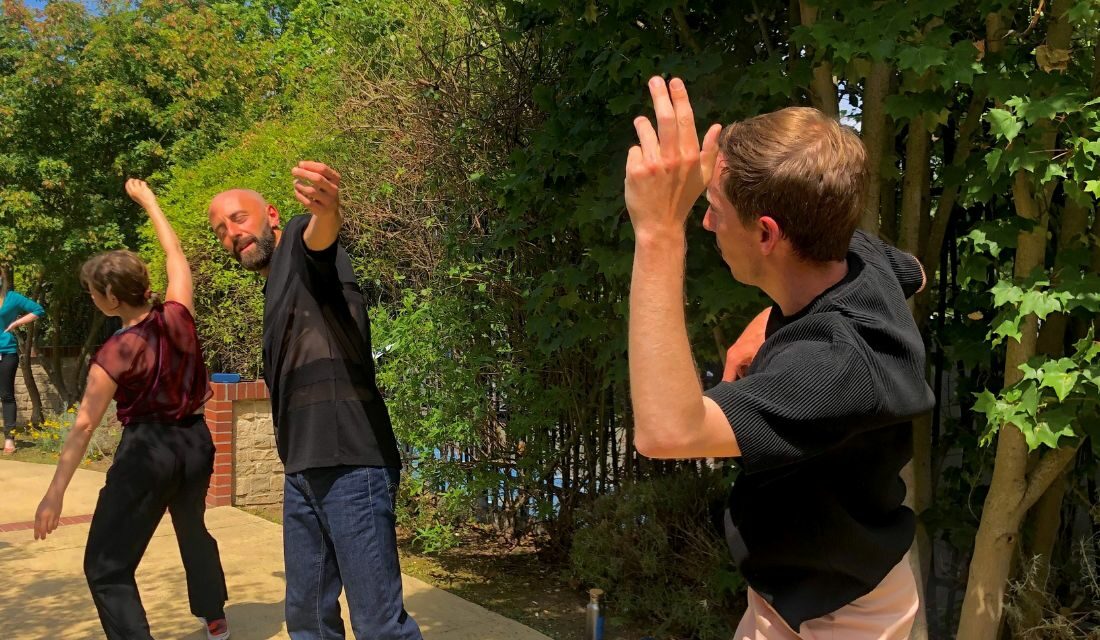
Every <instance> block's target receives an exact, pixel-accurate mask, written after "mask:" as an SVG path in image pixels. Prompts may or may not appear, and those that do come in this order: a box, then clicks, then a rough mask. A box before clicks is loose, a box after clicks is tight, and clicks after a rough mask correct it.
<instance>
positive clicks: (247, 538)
mask: <svg viewBox="0 0 1100 640" xmlns="http://www.w3.org/2000/svg"><path fill="white" fill-rule="evenodd" d="M52 474H53V467H52V466H49V465H37V464H29V463H20V462H11V461H3V460H0V487H2V488H3V489H2V491H3V495H4V499H3V500H0V524H6V523H12V522H24V521H29V520H32V519H33V517H34V510H35V509H36V508H37V506H38V501H39V500H40V499H41V497H42V493H43V492H44V491H45V489H46V486H47V485H48V484H49V480H50V478H51V477H52ZM103 476H104V474H102V473H98V472H94V471H88V470H80V471H78V472H77V476H76V477H74V478H73V483H72V485H71V486H70V489H69V493H68V495H67V496H66V500H65V515H67V516H71V515H80V514H87V513H91V512H92V510H93V509H94V507H95V498H96V496H97V495H98V491H99V489H100V488H101V487H102V486H103ZM207 525H208V527H209V528H210V531H211V533H212V534H213V535H214V537H215V538H216V539H217V541H218V547H219V549H220V552H221V556H222V565H223V566H224V568H225V573H226V582H227V583H228V585H227V586H228V588H229V596H230V601H229V604H228V606H227V607H226V615H227V616H228V618H229V623H230V627H231V629H232V632H233V638H234V639H236V640H262V639H266V638H289V636H288V635H287V633H286V626H285V624H284V622H283V595H284V590H285V577H284V574H283V548H282V527H280V526H279V525H277V524H274V523H271V522H268V521H267V520H264V519H262V518H259V517H257V516H253V515H251V514H249V513H245V512H244V511H240V510H238V509H234V508H232V507H221V508H217V509H211V510H209V511H207ZM88 526H89V525H87V524H71V525H66V526H62V527H59V528H58V530H57V531H56V532H54V534H52V535H51V536H50V537H49V538H48V539H46V540H44V541H38V542H36V541H34V539H33V533H32V532H31V531H30V530H21V531H10V532H3V533H0V575H2V576H3V577H4V578H3V580H0V620H3V621H4V624H3V627H4V630H3V638H5V639H12V640H39V639H45V638H50V639H58V640H84V639H91V638H102V637H103V632H102V630H101V628H100V626H99V620H98V618H97V617H96V612H95V607H94V606H93V604H92V599H91V596H90V595H89V593H88V588H87V585H86V584H85V582H84V575H83V570H82V563H83V557H84V544H85V542H86V541H87V538H88ZM137 582H138V587H139V588H140V589H141V596H142V601H143V603H144V604H145V609H146V611H147V612H148V615H149V624H150V626H151V627H152V630H153V635H154V636H155V637H156V638H159V639H163V640H169V639H175V640H204V638H205V634H204V632H203V630H202V628H201V625H200V623H199V622H198V621H197V620H196V619H195V618H194V617H193V616H191V614H190V611H189V607H188V603H187V587H186V583H185V581H184V573H183V564H182V563H181V561H180V556H179V549H178V547H177V545H176V539H175V535H174V532H173V531H172V526H171V521H170V517H169V516H167V515H166V516H165V518H164V521H162V522H161V525H160V527H158V529H157V532H156V534H155V535H154V537H153V541H152V542H151V543H150V545H149V549H148V551H147V552H146V554H145V558H144V560H143V561H142V564H141V566H140V567H139V569H138V573H137ZM404 589H405V605H406V608H407V609H408V611H409V613H410V614H412V615H413V617H415V618H416V620H417V622H418V623H419V624H420V628H421V629H422V630H423V632H424V637H425V638H426V639H427V640H549V639H548V638H547V636H545V635H543V634H541V633H538V632H537V631H534V630H533V629H530V628H529V627H526V626H524V625H521V624H519V623H518V622H515V621H514V620H510V619H508V618H505V617H503V616H500V615H498V614H496V613H493V612H491V611H488V610H487V609H485V608H483V607H481V606H479V605H476V604H474V603H472V602H468V601H466V600H463V599H462V598H459V597H458V596H455V595H454V594H451V593H447V592H446V591H444V590H442V589H438V588H436V587H433V586H431V585H429V584H427V583H425V582H423V581H421V580H418V579H416V578H413V577H410V576H404ZM341 606H342V607H343V610H344V612H345V618H346V617H347V616H346V611H347V604H346V602H342V605H341ZM347 637H348V638H352V637H354V636H353V634H352V632H351V629H350V626H349V627H348V629H347Z"/></svg>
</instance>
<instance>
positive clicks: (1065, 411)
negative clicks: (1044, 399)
mask: <svg viewBox="0 0 1100 640" xmlns="http://www.w3.org/2000/svg"><path fill="white" fill-rule="evenodd" d="M1076 420H1077V412H1076V411H1074V410H1073V409H1072V408H1071V407H1065V406H1059V407H1055V408H1053V409H1050V410H1048V411H1044V412H1043V413H1042V415H1041V416H1040V417H1039V421H1038V422H1037V423H1035V425H1034V426H1031V427H1030V428H1028V429H1021V431H1023V433H1024V439H1025V440H1026V441H1027V446H1028V449H1029V450H1031V451H1034V450H1035V449H1038V448H1039V446H1040V445H1045V446H1047V447H1050V448H1051V449H1057V448H1058V447H1059V441H1060V440H1061V439H1062V438H1072V437H1074V436H1076V435H1077V432H1076V431H1075V430H1074V428H1073V425H1074V423H1075V422H1076Z"/></svg>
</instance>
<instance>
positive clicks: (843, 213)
mask: <svg viewBox="0 0 1100 640" xmlns="http://www.w3.org/2000/svg"><path fill="white" fill-rule="evenodd" d="M718 146H719V151H720V153H721V154H722V157H723V158H724V159H725V162H726V166H725V170H724V171H723V176H722V192H723V193H724V195H725V196H726V198H727V199H728V200H729V201H730V203H731V204H733V206H734V208H735V209H736V210H737V213H738V215H739V216H740V217H741V221H742V222H743V223H745V224H751V223H753V222H755V221H756V220H758V219H759V218H760V217H761V216H765V215H766V216H770V217H771V218H774V219H775V221H776V223H777V224H778V225H779V229H780V231H781V232H782V233H783V235H784V237H786V238H787V239H788V240H789V241H790V242H791V244H792V245H793V246H794V249H795V252H796V253H797V254H798V255H799V256H800V257H801V258H803V259H805V260H809V261H814V262H827V261H830V260H843V259H844V257H845V256H846V255H847V252H848V244H849V242H850V241H851V238H852V234H853V233H854V232H855V229H856V226H857V225H858V224H859V221H860V218H861V217H862V214H863V208H864V206H865V205H864V202H865V200H866V195H867V151H866V149H865V148H864V147H863V142H862V141H861V140H860V139H859V136H858V135H856V133H855V132H854V131H852V130H851V129H849V128H848V127H843V126H841V125H840V123H838V122H837V121H836V120H834V119H832V118H830V117H828V116H826V115H825V114H824V113H822V112H820V111H818V110H817V109H812V108H809V107H789V108H786V109H782V110H780V111H775V112H773V113H766V114H764V115H759V116H756V117H754V118H749V119H748V120H743V121H741V122H735V123H734V124H732V125H730V126H728V127H726V128H725V130H723V131H722V135H721V137H720V138H719V141H718Z"/></svg>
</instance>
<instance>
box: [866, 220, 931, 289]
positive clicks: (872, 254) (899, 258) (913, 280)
mask: <svg viewBox="0 0 1100 640" xmlns="http://www.w3.org/2000/svg"><path fill="white" fill-rule="evenodd" d="M849 248H850V249H851V251H852V253H855V254H856V255H858V256H859V257H860V258H862V259H863V260H864V262H867V263H868V264H872V265H878V264H885V265H888V267H889V268H890V270H891V272H892V274H893V276H894V277H895V278H896V279H897V281H898V284H900V285H901V290H902V293H904V294H905V297H906V298H907V299H908V298H911V297H913V295H914V294H916V293H917V292H918V291H920V289H921V285H922V284H923V283H924V268H923V267H921V264H920V260H917V259H916V258H915V257H913V256H912V255H910V254H908V253H905V252H904V251H902V250H901V249H898V248H897V247H893V246H891V245H889V244H886V243H885V242H883V241H882V240H881V239H879V238H877V237H875V236H871V235H868V234H866V233H864V232H862V231H856V232H855V234H854V235H853V236H852V242H851V244H850V245H849ZM883 258H885V262H883Z"/></svg>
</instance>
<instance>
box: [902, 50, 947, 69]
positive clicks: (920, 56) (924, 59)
mask: <svg viewBox="0 0 1100 640" xmlns="http://www.w3.org/2000/svg"><path fill="white" fill-rule="evenodd" d="M946 60H947V51H946V50H944V49H942V48H940V47H937V46H920V47H908V48H905V49H902V50H901V51H900V52H898V69H901V70H905V69H912V70H913V71H916V72H917V73H918V74H921V73H924V72H925V71H927V70H928V69H930V68H931V67H939V66H941V65H943V63H944V62H945V61H946Z"/></svg>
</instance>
